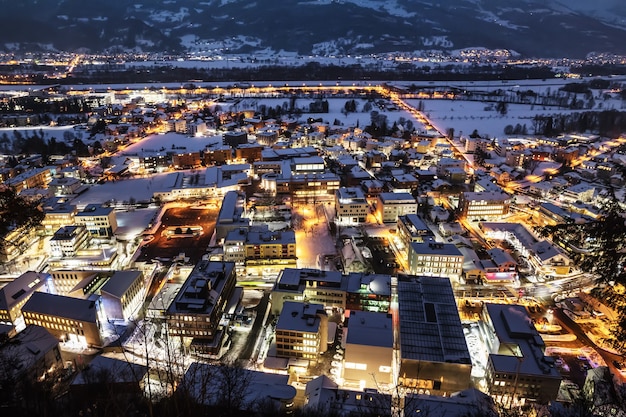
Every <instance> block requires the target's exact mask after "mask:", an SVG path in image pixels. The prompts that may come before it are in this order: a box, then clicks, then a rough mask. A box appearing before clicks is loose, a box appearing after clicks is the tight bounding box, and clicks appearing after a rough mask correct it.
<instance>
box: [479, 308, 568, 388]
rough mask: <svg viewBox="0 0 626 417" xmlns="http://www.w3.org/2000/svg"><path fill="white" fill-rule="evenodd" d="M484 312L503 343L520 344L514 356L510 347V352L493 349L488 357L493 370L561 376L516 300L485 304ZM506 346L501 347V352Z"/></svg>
mask: <svg viewBox="0 0 626 417" xmlns="http://www.w3.org/2000/svg"><path fill="white" fill-rule="evenodd" d="M485 308H486V309H487V314H489V317H490V318H491V323H492V324H493V328H494V330H495V333H496V337H497V338H498V340H499V342H500V346H502V345H511V346H515V347H517V348H519V349H518V350H516V352H519V353H521V356H516V355H515V354H514V351H513V349H511V352H510V354H503V353H492V354H490V355H489V360H490V361H491V362H492V363H493V366H494V369H495V371H496V372H497V371H502V372H508V373H513V372H519V373H520V374H524V375H540V376H542V377H543V378H559V379H560V378H561V375H560V373H559V371H558V369H557V368H556V366H554V363H553V360H552V359H551V358H549V357H547V356H545V355H544V348H545V344H544V342H543V339H541V336H540V335H539V332H538V331H537V329H536V328H535V326H534V325H533V323H532V320H531V318H530V316H529V315H528V312H527V311H526V308H525V307H524V306H520V305H516V304H491V303H487V304H485ZM505 350H506V347H505V348H504V349H503V348H502V347H501V348H500V352H504V351H505Z"/></svg>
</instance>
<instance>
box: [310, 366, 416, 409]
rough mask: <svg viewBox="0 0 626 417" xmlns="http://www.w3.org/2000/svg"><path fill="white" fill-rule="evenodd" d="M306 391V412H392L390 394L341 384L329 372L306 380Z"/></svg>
mask: <svg viewBox="0 0 626 417" xmlns="http://www.w3.org/2000/svg"><path fill="white" fill-rule="evenodd" d="M304 395H305V404H304V412H305V413H306V414H308V413H311V414H312V415H318V416H337V417H351V416H381V417H382V416H390V415H392V414H391V412H392V404H393V402H392V398H391V394H383V393H380V392H377V391H375V390H367V392H363V391H353V390H349V389H343V388H339V385H337V383H336V382H334V381H333V380H331V379H330V378H329V377H327V376H326V375H322V376H318V377H317V378H315V379H313V380H311V381H309V382H307V384H306V388H305V390H304ZM407 415H408V413H407Z"/></svg>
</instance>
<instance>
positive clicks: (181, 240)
mask: <svg viewBox="0 0 626 417" xmlns="http://www.w3.org/2000/svg"><path fill="white" fill-rule="evenodd" d="M218 211H219V209H218V208H205V207H174V208H170V209H168V210H167V211H166V212H165V213H164V214H163V216H162V218H161V225H160V226H159V228H158V229H157V231H156V232H155V233H154V235H153V238H151V237H146V238H145V240H146V243H144V245H143V247H142V249H141V255H140V257H139V260H149V259H158V260H160V261H162V262H168V261H170V260H171V259H172V258H174V257H176V256H178V255H179V254H180V253H184V254H185V256H186V257H189V261H190V262H192V263H196V262H198V261H199V260H200V259H201V258H202V256H203V255H204V254H205V253H206V252H207V248H208V246H209V244H210V242H211V237H212V236H213V232H214V230H215V219H216V218H217V214H218ZM190 227H191V228H193V232H194V233H184V232H186V231H187V229H188V228H190ZM177 228H180V229H181V231H182V232H183V233H181V234H180V237H178V238H176V239H172V238H171V234H168V233H167V232H168V231H172V230H174V231H176V229H177ZM199 228H201V229H202V230H201V231H200V230H199Z"/></svg>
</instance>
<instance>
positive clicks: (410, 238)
mask: <svg viewBox="0 0 626 417" xmlns="http://www.w3.org/2000/svg"><path fill="white" fill-rule="evenodd" d="M397 229H398V237H399V238H400V241H402V243H403V244H404V246H409V244H410V243H411V242H424V241H429V240H433V239H434V233H433V232H432V230H430V228H429V227H428V226H427V225H426V223H425V222H424V220H422V218H421V217H420V216H418V215H417V214H406V215H403V216H398V223H397Z"/></svg>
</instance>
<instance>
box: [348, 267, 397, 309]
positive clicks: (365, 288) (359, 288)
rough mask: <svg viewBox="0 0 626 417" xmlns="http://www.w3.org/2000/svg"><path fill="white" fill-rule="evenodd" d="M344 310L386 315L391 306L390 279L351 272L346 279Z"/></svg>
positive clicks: (379, 275) (380, 275)
mask: <svg viewBox="0 0 626 417" xmlns="http://www.w3.org/2000/svg"><path fill="white" fill-rule="evenodd" d="M344 281H347V285H346V304H345V309H346V310H350V311H352V310H363V311H373V312H381V313H386V312H388V311H389V307H390V305H391V277H390V276H389V275H384V274H362V273H357V272H353V273H351V274H349V275H348V276H347V277H344Z"/></svg>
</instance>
